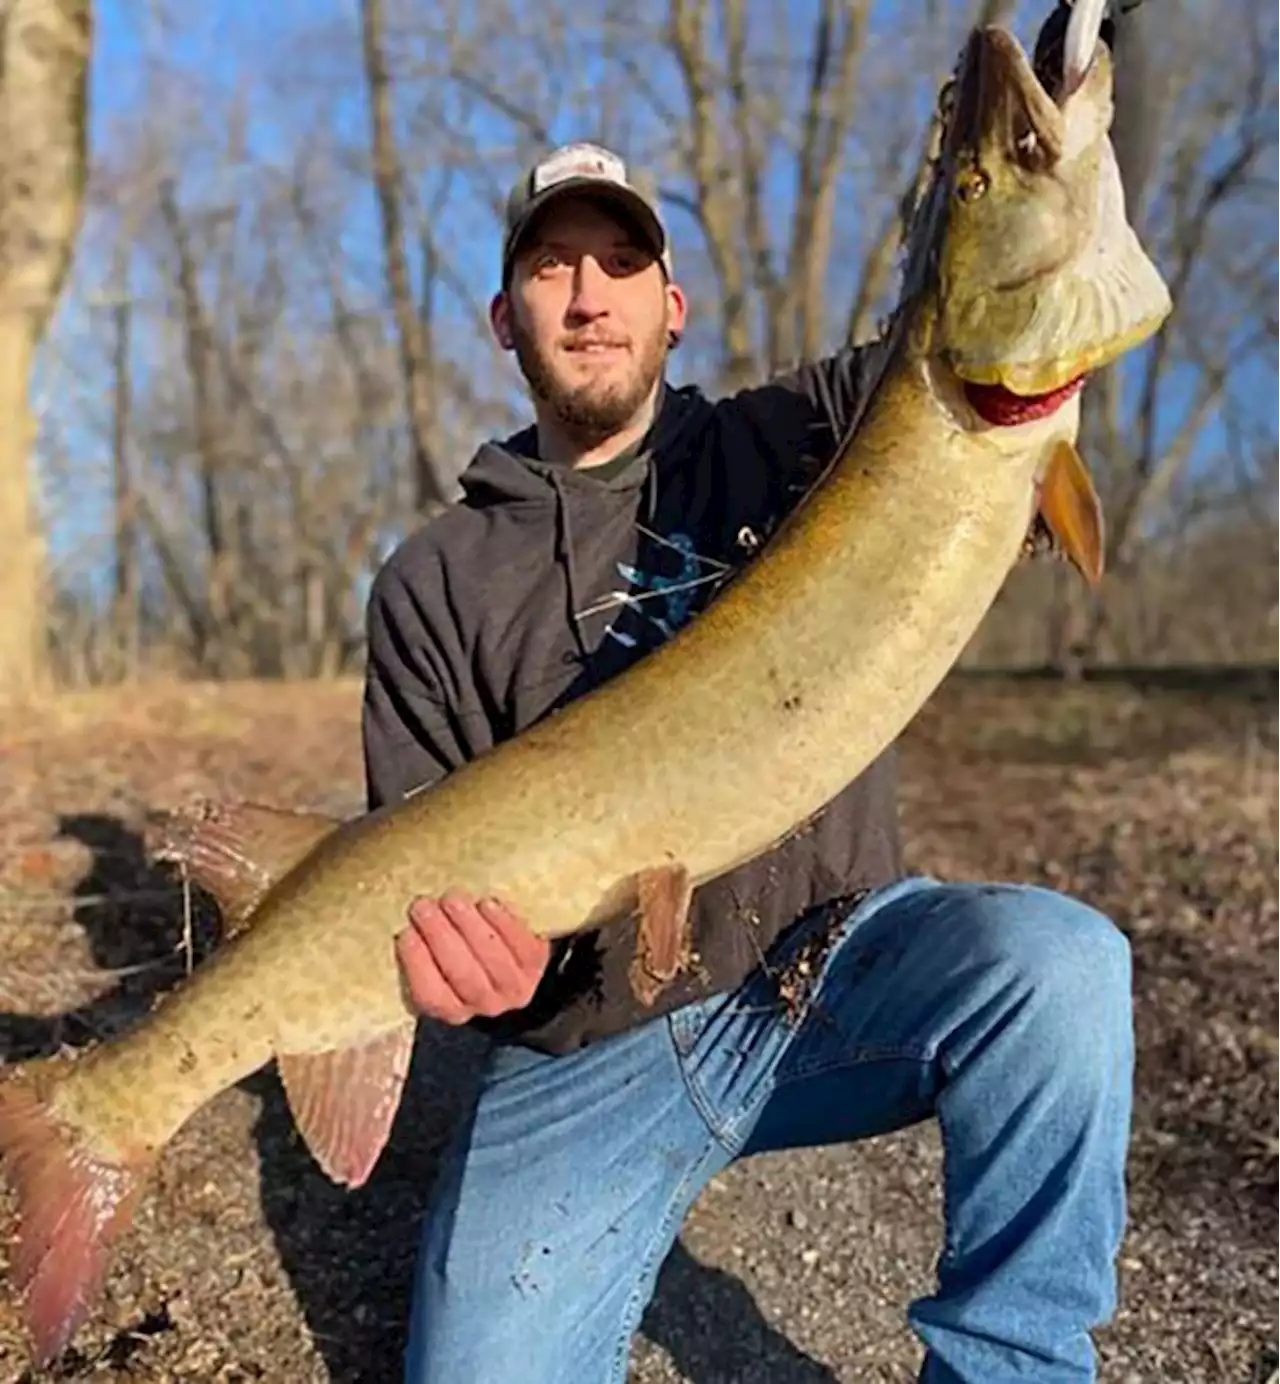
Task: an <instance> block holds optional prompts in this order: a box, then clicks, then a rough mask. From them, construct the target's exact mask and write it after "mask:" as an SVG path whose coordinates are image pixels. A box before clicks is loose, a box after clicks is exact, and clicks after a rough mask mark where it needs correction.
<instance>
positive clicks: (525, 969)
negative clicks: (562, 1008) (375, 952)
mask: <svg viewBox="0 0 1280 1384" xmlns="http://www.w3.org/2000/svg"><path fill="white" fill-rule="evenodd" d="M409 919H410V923H411V925H412V926H411V927H410V929H409V930H408V932H407V933H405V934H402V939H401V941H400V942H399V943H398V951H399V955H400V960H401V965H402V967H403V968H404V971H405V979H406V984H407V987H408V989H409V993H410V997H411V999H412V1000H413V1002H414V1003H415V1005H417V1007H418V1008H419V1009H420V1010H421V1011H422V1012H424V1013H428V1014H431V1015H433V1016H434V1017H436V1018H439V1019H441V1020H442V1021H444V1022H446V1023H465V1022H467V1021H468V1020H469V1019H471V1018H474V1017H475V1016H476V1015H485V1016H486V1017H493V1016H495V1015H498V1014H503V1013H506V1012H507V1011H509V1010H512V1009H521V1008H523V1007H524V1006H525V1005H527V1004H528V1003H529V1001H530V1000H531V999H532V998H533V995H534V992H535V991H536V989H537V987H538V982H539V980H540V979H541V978H542V974H543V972H544V971H545V970H546V966H547V961H548V958H549V956H550V951H551V948H550V943H549V942H547V941H546V940H545V939H543V938H540V937H536V936H534V935H533V934H532V933H531V932H530V931H529V930H528V928H526V927H525V926H524V925H523V924H522V923H521V921H520V920H519V918H518V917H517V916H516V914H515V913H514V912H513V911H512V910H511V909H509V908H506V907H504V906H503V905H502V904H500V903H498V902H497V901H495V900H488V899H486V900H481V901H479V902H476V901H474V900H472V899H471V898H470V897H468V896H466V895H463V894H459V893H451V894H448V895H446V896H445V897H444V898H442V899H439V900H436V899H427V898H419V899H415V900H414V901H413V903H412V904H411V905H410V908H409Z"/></svg>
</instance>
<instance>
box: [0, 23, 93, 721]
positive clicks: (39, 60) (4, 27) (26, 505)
mask: <svg viewBox="0 0 1280 1384" xmlns="http://www.w3.org/2000/svg"><path fill="white" fill-rule="evenodd" d="M91 33H92V24H91V10H90V6H89V4H88V0H3V3H0V687H2V688H3V690H4V693H5V694H6V695H9V696H18V697H21V696H23V695H24V694H27V693H30V692H31V691H33V690H34V689H35V688H36V687H38V686H39V685H40V683H41V682H42V681H43V678H44V675H45V667H44V663H45V659H44V632H45V614H44V612H45V602H44V589H43V565H44V564H43V546H42V542H41V534H40V530H39V527H38V520H37V516H36V512H35V504H34V497H33V493H32V488H31V482H30V479H29V474H28V466H29V455H30V446H31V439H32V434H33V420H32V417H31V409H30V401H29V394H28V391H29V389H30V381H31V371H32V366H33V361H34V357H35V352H36V348H37V346H38V344H39V342H40V340H41V338H42V336H43V334H44V330H45V325H46V323H47V322H48V320H49V317H50V314H51V313H52V312H53V309H54V306H55V304H56V303H57V300H58V295H59V293H60V291H61V288H62V284H63V280H64V278H65V276H66V272H67V267H68V264H69V263H70V260H71V255H72V249H73V246H74V244H75V238H76V234H77V231H78V229H79V224H80V214H81V196H82V188H83V184H84V178H85V162H86V155H85V100H86V97H85V91H86V73H87V69H88V63H89V53H90V47H91V41H92V40H91Z"/></svg>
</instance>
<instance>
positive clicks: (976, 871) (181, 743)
mask: <svg viewBox="0 0 1280 1384" xmlns="http://www.w3.org/2000/svg"><path fill="white" fill-rule="evenodd" d="M357 697H358V692H357V689H356V688H355V687H353V686H352V685H351V684H338V685H329V686H313V687H298V686H289V687H283V686H275V687H254V686H230V687H206V688H192V687H186V688H177V689H173V688H170V689H163V688H159V689H149V690H146V691H136V690H131V691H130V692H129V693H128V694H126V695H121V694H115V695H107V694H94V695H86V696H83V697H74V698H69V699H65V700H63V701H61V702H59V703H57V704H55V706H53V707H52V708H50V709H49V710H48V712H47V713H45V714H44V715H42V716H41V717H40V719H39V720H38V721H35V722H32V721H29V720H28V721H21V722H19V721H16V720H11V721H9V722H7V723H6V722H4V721H0V781H3V784H4V795H3V799H2V800H0V954H2V955H3V956H4V957H5V958H6V967H5V969H4V970H3V971H2V972H0V1014H3V1013H5V1012H6V1011H7V1012H8V1013H10V1014H11V1015H14V1016H22V1017H9V1018H3V1017H0V1054H8V1055H10V1056H19V1055H23V1054H27V1053H30V1052H33V1051H37V1050H42V1049H48V1048H50V1047H52V1046H54V1045H56V1043H58V1042H67V1043H80V1042H83V1041H86V1039H88V1038H89V1037H91V1036H92V1035H95V1034H106V1033H110V1032H111V1031H113V1030H114V1029H115V1028H117V1027H118V1026H119V1025H120V1024H122V1023H126V1022H128V1020H129V1018H130V1016H132V1015H134V1014H136V1013H137V1012H139V1008H140V1006H141V1005H143V1004H144V1003H145V1002H146V997H147V995H148V994H151V993H154V992H155V990H156V989H157V987H160V986H163V985H165V984H168V983H171V982H172V981H173V980H174V979H176V978H177V977H178V976H180V975H181V974H182V971H183V968H184V959H183V954H182V952H181V943H182V938H183V932H184V921H183V910H182V908H181V905H180V899H178V898H177V897H176V896H175V894H174V891H173V887H172V880H171V879H170V878H169V877H168V876H167V875H164V874H162V873H160V872H159V871H156V870H154V869H153V868H152V867H151V866H150V865H149V864H148V862H147V860H146V857H145V853H144V851H143V848H142V841H141V836H140V830H141V826H142V821H143V815H144V813H145V811H146V810H147V809H148V808H151V807H156V806H165V805H172V804H175V803H178V802H183V801H187V800H189V798H190V797H191V796H192V795H195V794H201V793H211V794H217V795H221V796H226V797H233V796H237V795H246V796H257V797H261V798H264V799H266V800H268V801H273V802H278V803H287V804H293V805H298V806H311V807H321V808H327V809H329V810H352V809H353V808H354V807H355V806H356V805H357V804H358V801H359V786H360V769H359V746H358V739H357V736H356V733H355V719H354V717H355V710H356V704H357ZM1275 705H1276V692H1275V682H1274V678H1271V679H1268V680H1264V685H1263V686H1262V687H1261V688H1260V689H1254V691H1253V694H1252V695H1251V694H1250V689H1249V688H1247V687H1241V686H1229V687H1215V686H1213V685H1211V684H1206V685H1205V686H1202V687H1200V688H1199V689H1197V690H1194V691H1191V692H1187V691H1183V692H1177V691H1170V690H1158V689H1155V688H1148V689H1146V690H1139V689H1137V688H1135V687H1133V686H1131V685H1116V686H1093V685H1090V686H1087V687H1085V688H1082V689H1078V690H1071V689H1064V688H1057V687H1053V686H1051V685H1045V684H1036V683H1030V682H1026V683H1022V682H999V681H993V680H985V679H964V680H961V679H956V680H953V681H952V682H951V683H950V684H948V685H947V687H945V688H944V689H943V690H942V691H941V692H940V693H939V695H938V696H937V697H936V698H935V699H934V701H933V702H932V703H931V704H930V706H929V707H928V708H926V710H925V711H924V712H923V713H922V715H921V717H920V718H919V720H918V721H917V723H916V724H915V725H914V726H913V727H912V729H911V731H910V733H909V735H908V737H907V740H906V745H905V749H906V755H905V778H906V782H905V788H904V795H903V796H904V801H903V813H904V824H905V827H906V831H907V840H908V849H909V856H910V863H911V864H912V865H913V866H914V867H915V868H920V869H928V870H929V871H931V872H932V873H935V874H938V875H940V876H943V877H948V878H966V877H970V878H971V877H975V876H981V877H988V878H990V877H1005V878H1018V879H1024V880H1033V881H1040V882H1045V883H1048V884H1051V885H1054V886H1056V887H1060V888H1067V889H1070V890H1072V891H1073V892H1077V893H1080V894H1082V895H1083V896H1084V897H1086V898H1089V899H1090V900H1091V901H1092V902H1094V903H1096V904H1098V905H1099V906H1101V907H1103V908H1105V909H1107V910H1108V911H1109V912H1110V913H1111V914H1112V916H1113V917H1115V918H1116V919H1117V921H1118V922H1119V923H1120V924H1121V926H1123V927H1124V928H1125V930H1126V932H1127V933H1128V934H1129V936H1130V938H1131V940H1132V942H1133V946H1134V954H1135V987H1136V997H1137V1025H1138V1038H1139V1066H1138V1092H1137V1104H1136V1111H1135V1128H1134V1140H1133V1149H1132V1157H1131V1162H1130V1185H1131V1207H1130V1211H1131V1225H1130V1231H1129V1235H1128V1237H1127V1240H1126V1245H1125V1249H1124V1254H1123V1259H1122V1269H1123V1284H1122V1306H1121V1310H1120V1312H1119V1314H1118V1316H1117V1318H1116V1320H1115V1321H1114V1323H1113V1324H1111V1325H1110V1326H1109V1327H1108V1328H1106V1330H1105V1331H1103V1332H1102V1333H1100V1336H1099V1345H1100V1348H1101V1351H1102V1355H1103V1360H1104V1374H1103V1377H1104V1378H1105V1379H1108V1380H1114V1381H1117V1384H1130V1382H1131V1381H1134V1382H1136V1381H1142V1384H1146V1382H1147V1381H1152V1384H1156V1381H1159V1384H1178V1381H1195V1382H1196V1384H1201V1381H1203V1384H1220V1382H1221V1384H1265V1382H1266V1381H1268V1380H1270V1379H1273V1378H1274V1373H1275V1369H1276V1363H1277V1349H1276V1292H1277V1272H1276V1242H1277V1206H1276V1151H1277V1141H1276V1097H1277V1040H1276V1025H1277V1006H1276V990H1277V981H1276V956H1277V951H1276V947H1277V921H1276V912H1277V900H1276V852H1277V819H1276V801H1277V764H1276V740H1275V710H1274V709H1275ZM149 891H154V892H149ZM126 895H127V896H128V897H127V898H126ZM192 932H193V938H194V942H195V947H196V954H197V956H198V955H200V954H201V953H202V952H203V951H204V950H207V948H208V946H209V945H210V944H211V940H212V938H213V935H214V932H215V920H214V919H213V917H212V915H211V914H210V912H209V910H207V909H206V908H204V907H202V906H201V905H200V902H199V900H197V902H196V907H195V909H194V913H193V915H192ZM139 962H149V963H152V964H151V965H149V967H148V969H147V970H145V971H144V972H143V973H142V974H140V975H136V976H132V977H128V978H125V979H123V980H113V978H112V977H111V976H110V975H108V974H104V972H107V971H110V969H111V968H118V967H123V966H128V965H134V964H137V963H139ZM71 1006H76V1007H77V1008H76V1012H75V1014H74V1015H73V1016H72V1017H70V1018H65V1017H64V1018H62V1019H56V1018H54V1017H53V1016H54V1015H57V1014H59V1013H61V1012H62V1011H64V1010H66V1009H67V1008H69V1007H71ZM479 1055H480V1045H479V1043H478V1042H477V1041H476V1040H475V1039H474V1037H473V1036H471V1035H466V1034H462V1035H459V1034H441V1033H438V1032H435V1031H431V1032H424V1033H423V1035H422V1039H421V1042H420V1046H419V1052H418V1053H417V1055H416V1057H415V1062H414V1070H413V1074H412V1077H411V1084H410V1091H409V1094H408V1097H407V1099H406V1102H405V1105H404V1107H403V1108H402V1111H401V1116H400V1118H399V1120H398V1122H397V1126H396V1130H395V1133H394V1135H393V1138H392V1142H391V1144H390V1146H389V1147H388V1149H387V1151H386V1153H385V1154H384V1156H383V1159H382V1162H381V1164H380V1165H379V1168H378V1171H377V1173H376V1174H375V1176H374V1178H373V1180H372V1181H371V1183H370V1184H369V1185H368V1186H367V1187H366V1188H364V1189H362V1190H361V1191H360V1192H357V1193H344V1192H342V1191H340V1190H339V1189H337V1188H334V1187H332V1186H331V1185H329V1184H328V1183H327V1182H326V1180H325V1179H324V1178H323V1176H322V1175H321V1174H319V1173H318V1171H317V1170H316V1169H315V1167H314V1165H313V1164H312V1163H311V1161H310V1159H309V1157H308V1155H307V1153H306V1151H305V1149H304V1148H303V1147H302V1146H301V1145H300V1144H299V1142H298V1140H297V1137H296V1135H295V1134H294V1133H293V1130H292V1126H291V1124H290V1121H289V1118H288V1115H287V1112H286V1111H285V1109H284V1106H283V1102H282V1100H281V1097H280V1093H279V1088H278V1086H277V1083H276V1080H275V1077H274V1074H272V1073H269V1072H268V1073H259V1074H258V1075H257V1076H255V1077H254V1078H252V1079H250V1080H249V1081H247V1082H245V1083H243V1085H242V1086H241V1087H239V1088H237V1089H235V1090H232V1091H229V1092H227V1093H225V1094H224V1095H223V1096H222V1097H220V1098H219V1099H218V1100H216V1101H215V1102H213V1103H212V1104H210V1105H209V1106H208V1107H206V1108H205V1109H204V1110H203V1111H202V1112H201V1113H200V1114H199V1116H197V1117H196V1118H195V1119H194V1120H193V1121H192V1122H191V1123H190V1124H189V1125H188V1126H187V1127H186V1128H185V1129H184V1130H183V1131H182V1133H181V1134H180V1136H179V1137H178V1139H177V1140H176V1141H175V1142H174V1144H173V1145H172V1147H171V1148H170V1150H169V1151H168V1153H167V1155H166V1157H165V1159H164V1161H163V1163H162V1165H161V1168H160V1170H159V1173H158V1176H157V1178H156V1181H155V1183H154V1184H153V1187H152V1193H151V1195H149V1196H148V1197H147V1198H146V1199H145V1200H144V1202H143V1204H142V1206H141V1208H140V1211H139V1214H138V1217H137V1219H136V1223H135V1227H134V1229H133V1231H132V1232H131V1233H130V1234H129V1236H128V1238H127V1239H126V1241H125V1242H124V1243H123V1244H122V1246H121V1250H120V1253H119V1254H118V1256H117V1258H116V1260H115V1265H114V1268H113V1271H112V1274H111V1277H110V1281H109V1283H108V1285H107V1290H106V1293H105V1295H104V1297H103V1299H102V1301H101V1302H100V1304H99V1307H98V1310H97V1311H96V1312H95V1313H94V1316H93V1318H92V1320H91V1322H90V1323H89V1325H88V1326H86V1328H85V1329H84V1330H83V1331H82V1333H81V1334H80V1336H79V1337H78V1338H77V1341H76V1343H75V1346H74V1347H73V1348H72V1349H71V1350H69V1351H68V1352H66V1354H65V1355H64V1357H63V1358H62V1359H61V1360H60V1361H59V1362H58V1363H57V1365H56V1366H55V1367H54V1368H53V1369H51V1370H50V1371H47V1372H44V1373H41V1374H36V1373H34V1372H32V1371H31V1370H29V1369H28V1368H27V1366H26V1363H25V1354H24V1347H23V1344H22V1340H21V1337H20V1333H19V1330H18V1322H17V1316H16V1311H15V1305H14V1303H13V1302H12V1300H11V1298H10V1297H9V1296H8V1290H7V1287H6V1286H5V1284H4V1272H3V1268H4V1259H3V1256H4V1250H3V1248H0V1382H2V1384H19V1381H21V1384H45V1381H50V1380H55V1379H56V1380H94V1381H126V1380H128V1381H131V1384H159V1382H160V1381H173V1380H184V1381H185V1380H202V1381H220V1382H222V1384H242V1382H243V1381H249V1380H269V1381H273V1384H274V1382H275V1381H279V1384H304V1382H306V1384H310V1382H311V1381H315V1382H316V1384H320V1381H326V1382H329V1384H366V1382H367V1384H373V1381H378V1384H383V1381H394V1380H396V1379H397V1377H398V1376H397V1364H398V1356H399V1351H400V1346H401V1336H402V1323H403V1316H404V1309H405V1303H406V1294H407V1290H408V1284H409V1277H410V1272H411V1268H412V1261H413V1252H414V1244H415V1238H416V1234H417V1217H418V1215H419V1213H420V1208H421V1205H422V1202H423V1199H424V1196H425V1194H426V1190H427V1188H428V1187H429V1185H430V1181H431V1178H432V1176H433V1173H434V1166H435V1160H436V1156H437V1151H438V1149H439V1147H440V1145H441V1143H442V1142H443V1140H444V1139H445V1138H446V1137H447V1133H448V1130H449V1127H450V1124H451V1122H452V1120H453V1119H454V1118H456V1115H457V1113H458V1111H459V1110H460V1108H461V1104H462V1102H463V1101H464V1100H465V1098H466V1093H467V1090H468V1083H469V1080H470V1078H471V1077H472V1075H473V1074H474V1071H475V1068H476V1063H477V1061H478V1058H479ZM938 1173H939V1150H938V1143H937V1139H936V1134H935V1130H934V1128H933V1126H931V1125H929V1126H924V1127H921V1128H919V1129H916V1130H911V1131H908V1132H906V1133H904V1134H899V1135H895V1136H892V1137H887V1138H882V1139H876V1140H872V1141H868V1142H867V1143H865V1144H861V1145H858V1146H856V1147H840V1148H832V1149H823V1150H809V1151H802V1152H792V1153H786V1154H775V1155H769V1156H767V1157H762V1158H758V1159H755V1160H752V1161H751V1162H748V1163H744V1164H739V1165H737V1166H735V1167H733V1168H731V1169H730V1170H729V1171H728V1172H726V1173H725V1174H723V1175H721V1176H720V1177H719V1178H717V1179H716V1180H715V1182H714V1183H713V1184H712V1185H711V1186H710V1187H709V1188H708V1189H707V1190H706V1192H705V1193H704V1194H703V1196H702V1197H701V1198H700V1200H699V1202H698V1203H697V1205H696V1206H695V1208H694V1210H693V1212H692V1214H691V1215H690V1217H689V1219H688V1221H687V1223H686V1225H685V1227H684V1230H683V1233H682V1235H681V1237H680V1241H679V1243H678V1245H677V1246H676V1249H675V1250H674V1251H673V1253H672V1255H671V1257H670V1258H669V1260H668V1262H667V1264H666V1265H665V1267H664V1269H663V1273H662V1277H661V1280H660V1284H659V1290H658V1293H657V1296H656V1298H655V1300H654V1302H653V1303H652V1304H651V1306H650V1308H649V1311H648V1312H647V1314H646V1317H645V1321H644V1323H643V1327H642V1331H641V1333H640V1334H639V1335H638V1337H637V1339H636V1342H635V1347H634V1351H633V1368H632V1374H631V1380H632V1384H676V1382H677V1381H685V1384H765V1382H766V1381H768V1384H819V1381H825V1382H828V1384H829V1382H830V1381H841V1384H846V1381H850V1382H851V1381H868V1384H877V1382H879V1381H906V1380H910V1379H912V1378H913V1377H914V1374H913V1371H914V1368H915V1366H916V1365H917V1363H918V1358H919V1355H918V1350H917V1347H916V1344H915V1342H914V1340H913V1338H912V1336H911V1335H910V1333H909V1332H908V1331H907V1329H906V1327H905V1324H904V1310H905V1307H906V1305H907V1304H908V1303H909V1302H910V1301H911V1299H912V1298H913V1297H914V1296H915V1295H917V1294H919V1293H921V1292H925V1291H927V1290H928V1287H929V1284H930V1280H931V1275H932V1268H933V1258H934V1255H935V1253H936V1247H937V1245H938V1244H939V1238H940V1187H939V1180H938ZM7 1208H8V1203H7V1202H6V1201H4V1200H3V1199H0V1217H3V1215H4V1214H5V1213H6V1212H7ZM0 1223H2V1222H0ZM460 1384H462V1382H460Z"/></svg>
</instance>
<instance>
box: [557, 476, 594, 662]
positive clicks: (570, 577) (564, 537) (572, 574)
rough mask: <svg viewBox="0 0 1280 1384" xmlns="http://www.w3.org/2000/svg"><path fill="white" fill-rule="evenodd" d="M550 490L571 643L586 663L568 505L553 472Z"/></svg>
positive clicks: (586, 652)
mask: <svg viewBox="0 0 1280 1384" xmlns="http://www.w3.org/2000/svg"><path fill="white" fill-rule="evenodd" d="M551 488H552V490H554V491H555V494H556V556H557V557H558V558H559V559H560V561H561V562H563V563H564V570H565V586H566V588H567V591H568V600H569V624H570V625H571V626H572V627H573V641H574V643H575V644H576V645H577V646H578V656H579V657H580V658H581V659H582V661H583V663H586V662H587V660H588V659H589V658H590V657H591V654H590V651H589V650H588V648H587V642H586V640H585V639H584V638H583V637H582V622H581V621H580V620H579V619H578V577H577V573H576V571H575V570H574V566H573V529H572V527H571V525H570V522H569V504H568V501H567V500H566V499H565V494H564V488H563V486H561V484H560V477H559V476H557V475H556V473H555V472H554V471H552V472H551Z"/></svg>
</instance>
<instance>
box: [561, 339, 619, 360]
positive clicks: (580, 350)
mask: <svg viewBox="0 0 1280 1384" xmlns="http://www.w3.org/2000/svg"><path fill="white" fill-rule="evenodd" d="M564 349H565V354H566V355H570V356H597V357H599V356H610V355H618V354H620V353H622V352H623V351H626V350H627V349H628V348H627V343H626V342H625V341H575V342H573V343H572V344H570V345H568V346H566V347H565V348H564Z"/></svg>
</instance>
